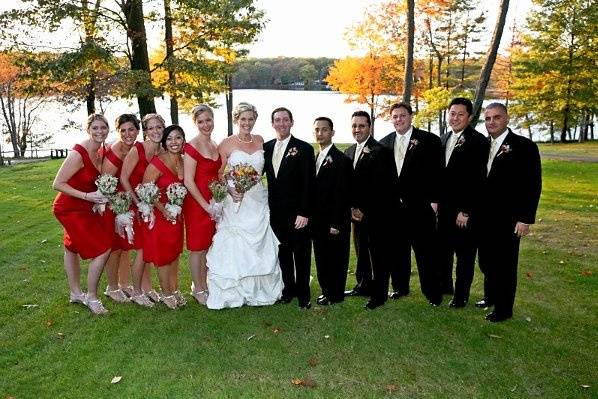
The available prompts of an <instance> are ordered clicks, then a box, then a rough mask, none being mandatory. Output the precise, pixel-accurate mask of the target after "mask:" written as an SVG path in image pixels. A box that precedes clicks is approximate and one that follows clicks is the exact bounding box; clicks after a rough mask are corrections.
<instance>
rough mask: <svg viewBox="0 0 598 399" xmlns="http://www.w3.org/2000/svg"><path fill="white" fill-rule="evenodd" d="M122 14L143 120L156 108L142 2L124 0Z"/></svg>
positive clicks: (140, 0) (139, 0)
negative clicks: (137, 76)
mask: <svg viewBox="0 0 598 399" xmlns="http://www.w3.org/2000/svg"><path fill="white" fill-rule="evenodd" d="M121 7H122V11H123V14H124V15H125V18H126V20H127V28H128V29H127V35H128V37H129V40H130V41H131V53H132V54H131V70H132V71H136V72H138V74H139V76H140V77H139V80H138V86H141V88H139V89H138V92H137V103H138V104H139V113H140V114H141V117H142V118H143V117H144V116H145V115H146V114H150V113H155V112H156V106H155V104H154V97H153V95H152V94H151V92H152V82H151V75H150V67H149V55H148V52H147V38H146V35H145V22H144V19H143V3H142V0H126V1H124V2H123V3H121Z"/></svg>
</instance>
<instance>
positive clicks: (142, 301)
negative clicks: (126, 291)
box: [131, 294, 154, 308]
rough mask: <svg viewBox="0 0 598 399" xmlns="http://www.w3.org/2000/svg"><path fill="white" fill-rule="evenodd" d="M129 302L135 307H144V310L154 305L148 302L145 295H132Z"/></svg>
mask: <svg viewBox="0 0 598 399" xmlns="http://www.w3.org/2000/svg"><path fill="white" fill-rule="evenodd" d="M131 302H133V303H136V304H137V305H141V306H145V307H146V308H153V307H154V303H153V302H152V301H150V299H149V298H148V297H147V295H145V294H139V295H133V296H132V297H131Z"/></svg>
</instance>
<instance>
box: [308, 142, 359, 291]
mask: <svg viewBox="0 0 598 399" xmlns="http://www.w3.org/2000/svg"><path fill="white" fill-rule="evenodd" d="M352 172H353V167H352V165H351V160H350V159H349V158H347V156H345V155H344V154H343V153H342V152H341V151H339V149H338V148H336V147H335V146H334V145H332V147H331V148H330V149H329V150H328V153H327V156H326V157H325V158H324V160H323V161H322V164H321V166H320V170H319V172H317V175H316V189H315V206H314V211H313V216H312V219H311V221H310V224H311V233H312V238H313V245H314V255H315V259H316V270H317V272H318V282H319V283H320V287H321V288H322V295H324V296H325V297H326V298H328V299H329V300H330V301H333V302H340V301H342V300H343V296H344V291H345V284H346V281H347V269H348V266H349V235H350V231H351V205H350V198H349V193H350V186H351V174H352ZM331 227H332V228H334V229H336V230H338V231H339V233H338V234H336V235H333V234H330V228H331Z"/></svg>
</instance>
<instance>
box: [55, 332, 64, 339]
mask: <svg viewBox="0 0 598 399" xmlns="http://www.w3.org/2000/svg"><path fill="white" fill-rule="evenodd" d="M56 335H58V338H64V333H60V332H59V333H58V334H56Z"/></svg>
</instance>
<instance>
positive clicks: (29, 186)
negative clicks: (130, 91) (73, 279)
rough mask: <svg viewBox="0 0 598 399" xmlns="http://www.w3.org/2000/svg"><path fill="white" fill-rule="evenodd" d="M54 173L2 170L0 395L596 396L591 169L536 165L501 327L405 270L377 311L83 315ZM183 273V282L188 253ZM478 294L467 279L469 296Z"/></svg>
mask: <svg viewBox="0 0 598 399" xmlns="http://www.w3.org/2000/svg"><path fill="white" fill-rule="evenodd" d="M58 166H59V162H58V161H49V162H42V163H35V164H27V165H20V166H16V167H11V168H0V188H1V191H0V273H1V274H2V289H1V290H0V370H1V372H0V397H15V398H38V397H44V398H54V397H61V398H62V397H64V398H79V397H87V396H93V397H98V398H99V397H102V398H112V397H132V398H145V397H176V398H178V397H201V398H224V397H226V398H238V397H245V398H279V397H292V398H295V397H298V398H313V397H332V398H335V397H338V398H341V397H343V398H345V397H355V398H379V397H406V398H414V397H417V398H428V397H430V398H436V397H446V398H456V397H459V398H462V397H463V398H467V397H469V398H511V397H512V398H529V397H535V398H590V397H597V396H598V389H597V386H596V385H597V383H598V378H597V377H598V372H597V366H596V359H598V350H597V345H596V342H598V333H597V331H598V320H597V315H598V307H597V303H598V301H597V299H598V298H597V283H596V275H597V273H598V270H597V267H596V265H597V264H598V253H597V252H598V251H597V249H598V242H597V237H598V234H597V233H598V231H597V228H596V226H597V225H598V224H597V223H598V216H597V208H598V202H597V200H598V164H592V163H578V162H564V161H545V162H544V164H543V166H544V191H543V196H542V200H541V206H540V210H539V215H538V217H539V219H540V221H539V223H538V224H537V225H536V226H534V228H533V234H532V235H531V236H530V237H528V238H526V239H525V240H524V241H523V244H522V249H521V259H520V269H519V276H520V279H519V288H518V294H517V299H516V304H515V306H516V307H515V317H514V318H513V319H512V320H510V321H508V322H505V323H500V324H491V323H488V322H485V321H484V320H483V315H484V312H483V311H482V310H479V309H476V308H474V307H473V306H472V305H469V306H467V307H466V308H465V309H463V310H457V311H455V310H452V309H449V308H448V307H447V306H446V301H445V303H444V304H443V306H441V307H440V308H436V309H435V308H432V307H430V306H429V305H428V304H427V303H426V301H425V300H424V298H423V297H422V295H421V294H420V293H419V286H418V283H417V276H416V275H414V276H412V282H411V288H412V292H413V294H412V295H411V296H409V297H407V298H404V299H401V300H399V301H391V302H389V303H388V304H387V305H386V306H384V307H382V308H380V309H377V310H376V311H372V312H366V311H365V310H364V309H363V305H364V299H361V298H350V299H349V300H347V301H345V302H344V303H342V304H340V305H335V306H332V307H329V308H322V307H318V306H316V307H314V308H313V309H312V310H311V311H309V312H300V311H299V310H298V309H297V306H296V303H294V304H293V305H286V306H284V305H279V306H271V307H264V308H242V309H234V310H224V311H208V310H207V309H205V308H203V307H199V306H198V305H196V304H190V305H188V306H187V307H186V308H184V309H182V310H177V311H175V312H173V311H169V310H167V309H166V308H165V307H164V306H158V307H156V308H155V309H142V308H139V307H136V306H134V305H130V304H126V305H116V304H114V303H110V302H108V301H105V302H106V305H107V307H108V308H109V310H110V311H111V314H110V315H109V316H107V317H94V316H92V315H91V314H90V313H89V312H88V311H87V310H86V309H85V308H84V307H82V306H80V305H69V304H68V303H67V292H68V288H67V283H66V279H65V277H64V272H63V270H62V229H61V227H60V225H59V224H58V222H57V221H56V220H55V219H54V217H53V216H52V214H51V202H52V199H53V197H54V195H55V193H54V192H53V191H52V190H51V188H50V182H51V181H52V179H53V176H54V174H55V172H56V170H57V168H58ZM351 262H352V263H351V267H352V268H353V267H354V259H352V261H351ZM181 265H182V268H181V270H182V273H181V282H182V287H188V286H189V283H190V277H189V273H188V269H187V263H186V256H185V257H183V260H182V262H181ZM84 269H85V268H84ZM349 280H350V281H349V283H348V285H352V284H353V282H354V281H353V280H354V279H353V276H350V279H349ZM101 286H102V287H104V286H105V280H104V279H103V281H102V284H101ZM312 288H313V290H312V294H313V295H314V296H315V295H317V294H318V288H317V283H316V282H314V286H313V287H312ZM481 294H482V289H481V278H480V273H479V272H476V278H475V281H474V286H473V289H472V299H476V298H479V297H480V296H481ZM27 304H36V305H38V307H32V308H27V307H24V306H23V305H27ZM251 337H252V338H251ZM114 376H122V380H121V381H120V382H119V383H117V384H111V383H110V381H111V379H112V378H113V377H114ZM293 379H301V380H303V381H306V380H307V384H304V385H298V386H297V385H294V384H293V383H292V380H293ZM306 385H307V386H306ZM313 385H315V386H313ZM582 385H590V387H589V388H584V387H582Z"/></svg>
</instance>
